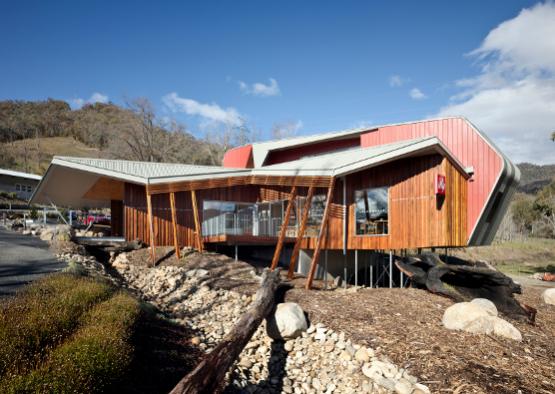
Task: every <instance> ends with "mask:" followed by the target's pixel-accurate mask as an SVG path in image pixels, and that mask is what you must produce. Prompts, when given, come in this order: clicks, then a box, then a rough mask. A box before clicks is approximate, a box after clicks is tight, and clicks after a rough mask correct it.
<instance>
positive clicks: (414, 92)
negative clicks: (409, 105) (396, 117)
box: [409, 88, 428, 100]
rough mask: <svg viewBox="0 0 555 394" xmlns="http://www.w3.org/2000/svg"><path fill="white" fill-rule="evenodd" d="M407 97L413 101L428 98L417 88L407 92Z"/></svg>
mask: <svg viewBox="0 0 555 394" xmlns="http://www.w3.org/2000/svg"><path fill="white" fill-rule="evenodd" d="M409 96H410V98H411V99H413V100H423V99H425V98H427V97H428V96H426V95H425V94H424V93H422V91H421V90H420V89H418V88H412V89H411V90H410V91H409Z"/></svg>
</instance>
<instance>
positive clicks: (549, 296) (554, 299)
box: [542, 287, 555, 305]
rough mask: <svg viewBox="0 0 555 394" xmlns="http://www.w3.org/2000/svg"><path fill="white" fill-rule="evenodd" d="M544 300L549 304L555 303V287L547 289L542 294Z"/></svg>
mask: <svg viewBox="0 0 555 394" xmlns="http://www.w3.org/2000/svg"><path fill="white" fill-rule="evenodd" d="M542 298H543V302H545V303H546V304H549V305H555V287H554V288H551V289H547V290H545V291H544V292H543V294H542Z"/></svg>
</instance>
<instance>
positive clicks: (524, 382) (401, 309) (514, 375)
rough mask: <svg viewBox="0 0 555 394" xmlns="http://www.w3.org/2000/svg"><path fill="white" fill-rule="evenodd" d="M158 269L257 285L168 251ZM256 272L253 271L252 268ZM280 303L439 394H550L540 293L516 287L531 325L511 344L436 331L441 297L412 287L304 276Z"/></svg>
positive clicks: (144, 254)
mask: <svg viewBox="0 0 555 394" xmlns="http://www.w3.org/2000/svg"><path fill="white" fill-rule="evenodd" d="M128 256H129V258H130V261H131V262H132V263H135V264H145V262H146V261H148V256H149V252H148V250H147V249H142V250H138V251H134V252H132V253H130V254H128ZM157 256H159V264H162V265H164V264H169V265H180V266H185V267H189V268H204V269H207V270H209V271H210V273H211V277H212V278H213V280H212V282H211V283H210V286H212V287H216V288H226V289H233V290H235V291H238V292H241V293H247V294H252V293H253V292H254V291H256V288H257V286H258V284H257V280H256V278H255V277H254V276H253V270H254V269H255V268H257V270H258V269H259V268H260V267H253V266H251V265H249V264H247V263H245V262H241V261H239V262H235V261H234V260H233V259H231V258H229V257H226V256H223V255H219V254H215V253H205V254H198V253H196V252H193V253H191V254H189V255H186V256H185V257H184V258H182V259H181V260H179V261H178V260H177V259H176V258H175V256H174V255H173V254H172V252H171V248H158V249H157ZM258 271H259V270H258ZM290 284H291V285H293V288H292V289H291V290H289V291H288V292H287V293H286V295H285V300H286V301H291V302H297V303H298V304H300V305H301V306H302V308H303V309H304V310H305V311H306V312H308V316H309V318H310V319H311V320H313V321H316V322H322V323H324V324H326V325H327V326H328V327H330V328H332V329H334V330H335V331H344V332H345V333H346V334H347V335H348V337H350V338H351V339H352V340H353V342H355V343H359V344H365V345H367V346H371V347H373V348H374V349H375V350H376V351H377V353H378V354H382V355H383V356H386V357H388V358H390V359H391V360H392V361H394V362H395V363H396V364H398V365H399V366H401V367H403V368H406V369H408V370H409V371H410V372H411V374H413V375H415V376H418V377H419V378H420V379H421V380H422V382H423V383H424V384H426V385H428V386H429V387H430V389H431V390H432V392H445V393H459V394H460V393H518V392H521V393H555V340H554V339H555V307H554V306H548V305H545V304H543V302H542V301H541V298H540V295H541V292H542V291H543V290H544V289H545V287H541V284H540V283H538V286H534V285H533V283H528V282H527V283H524V284H523V294H522V295H520V296H517V297H518V298H519V299H520V300H521V301H523V302H524V303H526V304H528V305H530V306H533V307H534V308H537V310H538V314H537V317H536V324H535V325H530V324H528V323H526V322H520V321H513V320H510V319H509V321H511V323H513V324H514V325H515V326H516V327H517V328H518V329H519V330H520V331H521V333H522V336H523V341H522V342H515V341H511V340H508V339H503V338H499V337H494V336H487V335H473V334H469V333H465V332H460V331H449V330H446V329H445V328H443V326H442V324H441V318H442V316H443V312H444V311H445V309H446V308H447V307H448V306H450V305H452V301H450V300H449V299H446V298H443V297H440V296H437V295H434V294H431V293H429V292H427V291H425V290H418V289H359V290H358V291H356V292H355V291H353V289H348V290H343V289H336V290H323V289H322V284H321V283H318V282H315V287H316V289H315V290H311V291H307V290H305V289H304V287H303V286H304V278H298V279H295V280H293V281H292V282H290Z"/></svg>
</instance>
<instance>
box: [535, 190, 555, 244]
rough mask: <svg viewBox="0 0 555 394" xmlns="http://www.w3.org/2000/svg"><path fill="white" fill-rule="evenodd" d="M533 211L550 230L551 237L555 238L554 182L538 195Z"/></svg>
mask: <svg viewBox="0 0 555 394" xmlns="http://www.w3.org/2000/svg"><path fill="white" fill-rule="evenodd" d="M534 210H535V211H536V213H537V215H538V216H539V218H540V220H541V221H542V222H543V223H544V224H545V225H547V226H548V228H549V229H550V231H551V236H555V181H552V182H551V183H550V184H549V185H547V186H545V187H544V188H543V189H542V190H541V191H540V192H539V193H538V196H537V197H536V199H535V201H534Z"/></svg>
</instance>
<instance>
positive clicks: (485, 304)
mask: <svg viewBox="0 0 555 394" xmlns="http://www.w3.org/2000/svg"><path fill="white" fill-rule="evenodd" d="M470 303H471V304H475V305H478V306H479V307H481V308H482V309H485V310H486V312H488V313H489V314H490V315H491V316H497V308H496V307H495V304H494V303H493V302H491V301H490V300H488V299H487V298H474V299H473V300H472V301H470Z"/></svg>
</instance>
